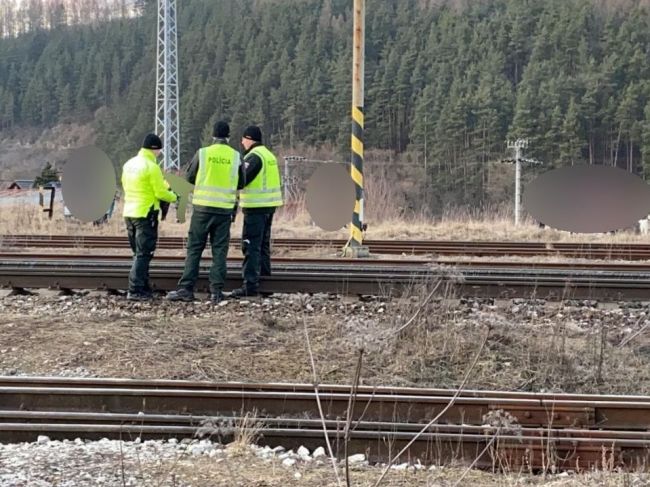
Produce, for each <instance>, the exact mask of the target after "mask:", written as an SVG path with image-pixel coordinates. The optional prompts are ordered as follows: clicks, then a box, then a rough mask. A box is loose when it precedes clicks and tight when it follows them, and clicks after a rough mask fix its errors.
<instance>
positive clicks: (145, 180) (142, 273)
mask: <svg viewBox="0 0 650 487" xmlns="http://www.w3.org/2000/svg"><path fill="white" fill-rule="evenodd" d="M161 149H162V141H161V140H160V138H159V137H158V136H157V135H155V134H149V135H147V136H146V137H145V139H144V142H143V143H142V149H140V152H138V155H137V156H135V157H133V158H132V159H129V160H128V161H127V162H126V163H125V164H124V167H123V168H122V189H123V190H124V211H123V216H124V221H125V223H126V230H127V233H128V236H129V244H130V245H131V250H132V251H133V264H132V266H131V272H130V273H129V290H128V294H127V299H129V300H132V301H145V300H149V299H152V298H153V295H152V289H151V284H150V283H149V264H150V262H151V259H152V258H153V253H154V251H155V250H156V242H157V241H158V213H159V211H160V202H161V201H165V202H167V203H174V202H175V201H176V200H177V198H178V196H177V195H176V193H174V192H173V191H171V190H170V189H169V186H168V184H167V182H166V181H165V178H164V177H163V173H162V171H161V169H160V166H159V165H158V163H157V161H156V157H157V156H158V155H159V154H160V150H161Z"/></svg>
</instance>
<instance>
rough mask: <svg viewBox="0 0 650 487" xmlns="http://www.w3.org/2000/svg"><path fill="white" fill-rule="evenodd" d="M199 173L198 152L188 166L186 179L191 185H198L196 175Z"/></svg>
mask: <svg viewBox="0 0 650 487" xmlns="http://www.w3.org/2000/svg"><path fill="white" fill-rule="evenodd" d="M198 173H199V152H198V151H197V152H196V153H195V154H194V157H193V158H192V160H191V161H190V164H189V165H188V166H187V169H186V171H185V179H186V180H187V182H188V183H190V184H195V183H196V175H197V174H198Z"/></svg>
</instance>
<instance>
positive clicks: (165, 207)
mask: <svg viewBox="0 0 650 487" xmlns="http://www.w3.org/2000/svg"><path fill="white" fill-rule="evenodd" d="M168 211H169V203H167V202H166V201H161V202H160V213H161V218H160V219H161V220H162V221H165V218H167V212H168Z"/></svg>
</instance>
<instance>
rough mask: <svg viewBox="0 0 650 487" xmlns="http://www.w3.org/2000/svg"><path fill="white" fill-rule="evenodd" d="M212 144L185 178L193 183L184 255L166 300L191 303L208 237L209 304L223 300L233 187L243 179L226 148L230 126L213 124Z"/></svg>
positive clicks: (235, 155) (234, 198) (238, 163)
mask: <svg viewBox="0 0 650 487" xmlns="http://www.w3.org/2000/svg"><path fill="white" fill-rule="evenodd" d="M212 135H213V138H214V143H213V144H212V145H210V146H209V147H203V148H201V149H199V151H198V152H197V153H196V154H195V156H194V158H193V159H192V161H191V162H190V165H189V167H188V169H187V173H186V179H187V180H188V181H189V182H190V183H192V184H194V195H193V197H192V207H193V212H192V219H191V221H190V229H189V232H188V235H187V256H186V257H185V269H184V271H183V276H182V277H181V278H180V280H179V281H178V288H177V289H176V290H175V291H171V292H170V293H168V294H167V299H169V300H170V301H193V300H194V286H195V284H196V280H197V279H198V277H199V264H200V262H201V254H202V253H203V250H204V249H205V245H206V242H207V239H208V236H209V237H210V245H211V246H212V266H211V267H210V275H209V279H210V297H211V301H212V302H213V303H215V304H216V303H219V302H220V301H221V300H222V299H223V286H224V283H225V280H226V259H227V257H228V247H229V245H230V224H231V222H232V220H233V213H234V209H235V205H236V203H237V187H238V185H239V184H240V179H243V169H242V166H241V158H240V155H239V152H237V151H236V150H235V149H233V148H232V147H230V146H229V145H228V138H229V137H230V127H229V126H228V124H227V123H226V122H224V121H219V122H217V123H216V124H215V126H214V129H213V132H212Z"/></svg>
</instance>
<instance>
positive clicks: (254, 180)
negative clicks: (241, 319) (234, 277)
mask: <svg viewBox="0 0 650 487" xmlns="http://www.w3.org/2000/svg"><path fill="white" fill-rule="evenodd" d="M241 144H242V147H243V148H244V169H245V178H244V181H243V184H240V187H241V188H242V189H241V191H240V193H239V205H240V206H241V207H242V211H243V213H244V228H243V232H242V252H243V254H244V263H243V268H242V275H243V278H244V283H243V286H242V287H241V288H238V289H235V290H234V291H233V292H232V293H231V297H233V298H239V297H243V296H256V295H257V294H258V291H259V278H260V276H270V275H271V225H272V224H273V214H274V213H275V209H276V208H278V207H279V206H282V183H281V180H280V171H279V169H278V161H277V158H276V157H275V155H273V153H272V152H271V151H270V150H269V149H268V148H267V147H265V146H264V145H263V144H262V131H261V130H260V128H259V127H257V126H255V125H251V126H249V127H247V128H246V130H244V134H243V136H242V139H241Z"/></svg>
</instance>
